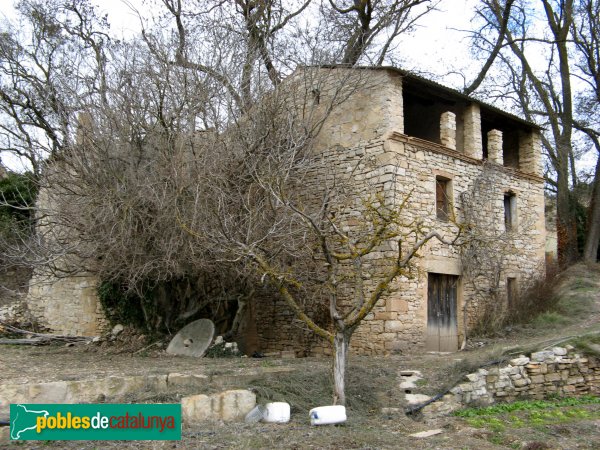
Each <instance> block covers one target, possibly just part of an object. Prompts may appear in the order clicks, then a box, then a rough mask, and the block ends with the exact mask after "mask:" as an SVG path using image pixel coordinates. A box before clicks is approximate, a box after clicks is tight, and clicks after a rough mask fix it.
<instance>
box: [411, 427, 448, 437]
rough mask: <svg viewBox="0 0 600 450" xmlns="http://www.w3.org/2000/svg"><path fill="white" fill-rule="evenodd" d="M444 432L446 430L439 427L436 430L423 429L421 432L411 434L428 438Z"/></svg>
mask: <svg viewBox="0 0 600 450" xmlns="http://www.w3.org/2000/svg"><path fill="white" fill-rule="evenodd" d="M443 432H444V430H441V429H439V428H438V429H436V430H427V431H421V432H419V433H413V434H409V436H410V437H414V438H420V439H422V438H428V437H431V436H435V435H436V434H441V433H443Z"/></svg>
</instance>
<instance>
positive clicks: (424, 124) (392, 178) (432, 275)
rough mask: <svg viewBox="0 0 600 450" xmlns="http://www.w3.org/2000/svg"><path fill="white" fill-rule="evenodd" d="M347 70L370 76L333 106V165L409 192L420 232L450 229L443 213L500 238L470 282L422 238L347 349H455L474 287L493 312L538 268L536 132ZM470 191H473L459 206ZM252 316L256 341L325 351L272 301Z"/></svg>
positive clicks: (411, 80) (415, 84) (456, 254)
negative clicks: (491, 267)
mask: <svg viewBox="0 0 600 450" xmlns="http://www.w3.org/2000/svg"><path fill="white" fill-rule="evenodd" d="M330 70H332V71H335V70H338V71H342V70H349V69H343V68H331V69H330ZM352 70H364V71H365V73H363V75H362V77H363V79H368V80H369V81H368V82H367V83H365V84H364V87H363V88H361V89H358V90H357V92H356V93H354V94H353V95H351V96H350V98H349V99H348V100H347V101H345V102H344V103H343V104H342V105H341V106H340V107H339V108H337V109H336V110H334V111H333V113H332V115H331V116H330V117H329V118H328V119H327V122H326V123H325V126H324V127H323V129H322V130H321V132H320V135H319V138H318V143H317V150H318V151H322V152H326V153H327V154H328V158H329V159H330V161H331V164H334V165H337V166H336V167H337V168H338V169H337V170H339V171H340V173H343V172H346V171H349V170H353V171H354V173H355V175H354V182H355V183H357V184H359V185H360V184H361V183H364V184H365V186H366V183H367V181H368V180H370V181H373V180H375V184H378V185H379V186H380V187H381V188H382V189H383V190H384V191H386V190H390V189H396V190H397V191H398V192H401V193H404V194H407V195H408V193H409V192H410V200H409V202H408V205H407V207H405V210H404V211H403V213H405V214H407V215H409V216H415V217H419V218H420V219H422V222H423V223H424V225H425V226H426V227H428V228H429V229H436V230H439V231H440V232H442V233H444V234H445V235H447V236H451V235H452V233H455V232H456V229H455V226H454V224H453V223H452V221H451V220H449V219H450V218H451V217H456V218H457V220H458V221H461V220H464V218H465V217H466V214H469V215H470V216H471V220H475V221H477V222H479V223H480V225H485V226H486V227H488V228H489V236H490V238H491V239H492V240H493V239H494V236H499V237H501V240H502V243H501V244H500V242H498V245H497V246H494V244H493V243H491V244H488V245H489V247H488V248H487V251H488V252H489V253H491V255H489V257H490V258H496V261H500V258H498V255H499V254H501V253H502V252H506V253H507V254H506V255H503V256H502V258H501V260H502V261H501V265H502V267H500V268H499V269H497V270H496V271H495V273H483V274H482V273H480V274H478V278H479V279H478V280H474V281H475V282H474V283H472V282H471V281H472V280H468V279H467V276H466V275H467V274H466V273H465V267H464V266H465V264H467V265H468V264H470V265H473V261H468V260H465V256H464V255H462V256H461V251H460V249H458V248H450V247H449V246H446V245H442V244H440V243H439V242H436V241H434V240H432V241H430V243H429V245H428V246H427V247H426V248H425V250H424V251H423V252H422V253H423V255H422V258H420V259H419V260H418V263H417V264H418V273H417V275H416V276H415V277H413V278H411V279H408V278H402V277H401V278H399V279H398V280H397V281H396V286H395V289H393V290H392V292H391V293H390V294H389V295H388V296H387V297H386V298H385V302H380V304H379V305H377V306H376V307H375V309H374V310H373V312H372V313H371V314H370V315H369V316H367V318H366V320H365V321H364V322H363V323H362V324H361V325H360V326H359V327H358V329H357V331H356V332H355V334H354V335H353V338H352V342H351V348H352V350H353V351H354V352H357V353H361V354H381V353H386V352H393V351H415V350H417V349H419V350H429V351H454V350H457V349H458V347H459V345H460V343H461V340H462V337H463V333H464V326H465V324H469V325H472V324H473V323H474V322H475V321H476V320H477V318H478V316H479V315H480V314H481V311H482V309H483V308H484V307H485V306H486V305H483V304H482V296H481V295H477V294H478V293H477V292H475V291H476V290H479V291H485V293H486V295H484V297H488V300H489V301H495V302H500V303H502V304H500V305H493V306H496V311H502V310H504V311H506V309H507V308H510V304H511V302H512V301H514V298H515V297H516V295H518V292H519V290H520V289H523V288H524V287H525V285H526V284H527V282H529V281H530V280H531V279H532V278H535V277H536V276H538V275H539V274H541V273H543V272H544V257H545V239H546V231H545V223H544V189H543V186H544V181H543V178H542V173H541V170H542V168H541V144H540V136H539V131H540V130H539V128H538V127H537V126H536V125H534V124H532V123H529V122H527V121H524V120H522V119H520V118H518V117H516V116H513V115H511V114H508V113H506V112H503V111H501V110H499V109H497V108H495V107H492V106H490V105H487V104H485V103H483V102H481V101H479V100H476V99H474V98H471V97H468V96H466V95H463V94H462V93H460V92H458V91H455V90H453V89H449V88H446V87H444V86H442V85H440V84H438V83H435V82H432V81H429V80H426V79H424V78H421V77H419V76H415V75H413V74H410V73H407V72H405V71H402V70H398V69H395V68H365V69H352ZM351 168H352V169H351ZM355 168H357V169H355ZM482 180H485V181H482ZM371 184H373V183H371ZM481 185H486V186H485V189H483V190H481ZM477 189H479V192H478V193H477V192H474V190H477ZM465 195H467V197H465ZM469 196H470V198H471V199H472V198H473V197H478V200H477V201H476V202H473V201H471V202H470V203H469V202H467V203H465V202H464V201H463V200H464V199H465V198H469ZM465 208H468V209H475V210H476V211H465V210H464V209H465ZM474 215H479V216H478V217H475V218H473V216H474ZM484 231H485V230H484ZM475 253H477V252H475ZM475 256H477V255H475ZM468 257H469V256H467V258H468ZM471 257H474V256H473V255H471ZM475 265H477V263H475ZM471 272H473V270H471ZM492 279H495V281H496V283H495V286H493V285H492V284H493V283H492ZM492 290H494V291H495V293H496V295H495V297H494V298H491V293H492ZM480 293H481V292H480ZM488 294H489V295H488ZM465 305H466V306H467V307H466V308H465ZM488 306H489V305H488ZM258 314H259V317H258V318H257V323H258V324H260V325H261V326H259V333H260V336H261V339H262V343H263V346H264V348H266V349H273V350H291V349H295V350H297V351H305V352H308V353H309V354H311V353H317V354H318V353H328V352H329V351H330V350H329V349H328V347H327V345H324V344H323V343H321V342H315V341H314V339H313V338H312V336H311V335H310V334H308V335H307V334H306V333H305V332H303V331H302V326H301V324H300V323H299V322H297V321H294V319H293V315H292V314H291V311H288V310H287V308H286V306H285V304H283V303H282V302H277V301H273V302H272V303H271V305H270V307H269V305H268V304H267V305H261V308H260V309H259V312H258ZM465 314H466V315H467V317H464V315H465Z"/></svg>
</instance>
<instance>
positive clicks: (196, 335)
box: [167, 319, 215, 358]
mask: <svg viewBox="0 0 600 450" xmlns="http://www.w3.org/2000/svg"><path fill="white" fill-rule="evenodd" d="M214 335H215V325H214V324H213V323H212V321H211V320H209V319H200V320H195V321H194V322H191V323H188V324H187V325H186V326H185V327H183V328H182V329H181V330H179V333H177V334H176V335H175V337H174V338H173V339H172V340H171V342H170V343H169V346H168V347H167V353H171V354H172V355H182V356H195V357H197V358H200V357H202V356H204V353H205V352H206V349H207V348H208V347H209V346H210V344H211V342H212V340H213V337H214Z"/></svg>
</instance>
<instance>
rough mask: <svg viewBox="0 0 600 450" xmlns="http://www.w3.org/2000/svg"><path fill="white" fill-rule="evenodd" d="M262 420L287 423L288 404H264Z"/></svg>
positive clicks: (288, 417) (288, 415) (288, 414)
mask: <svg viewBox="0 0 600 450" xmlns="http://www.w3.org/2000/svg"><path fill="white" fill-rule="evenodd" d="M262 420H263V422H271V423H287V422H289V421H290V405H289V403H286V402H273V403H267V404H266V405H265V413H264V415H263V419H262Z"/></svg>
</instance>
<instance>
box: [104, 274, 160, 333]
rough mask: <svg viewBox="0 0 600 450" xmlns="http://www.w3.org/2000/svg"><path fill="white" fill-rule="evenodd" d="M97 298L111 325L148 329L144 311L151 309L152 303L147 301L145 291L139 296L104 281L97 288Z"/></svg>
mask: <svg viewBox="0 0 600 450" xmlns="http://www.w3.org/2000/svg"><path fill="white" fill-rule="evenodd" d="M98 298H99V299H100V303H101V304H102V308H103V310H104V312H105V314H106V317H107V318H108V320H109V322H110V323H111V324H113V325H114V324H117V323H120V324H123V325H129V326H133V327H135V328H138V329H143V330H146V329H148V325H149V324H148V323H147V321H146V314H147V311H146V313H145V312H144V309H146V310H147V309H148V308H150V309H152V308H153V302H152V301H151V300H149V299H148V296H147V291H146V290H144V291H143V293H142V294H141V295H140V294H139V293H136V292H134V291H128V290H126V289H124V288H123V286H122V285H121V284H119V283H116V282H110V281H104V282H102V283H100V284H99V286H98Z"/></svg>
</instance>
